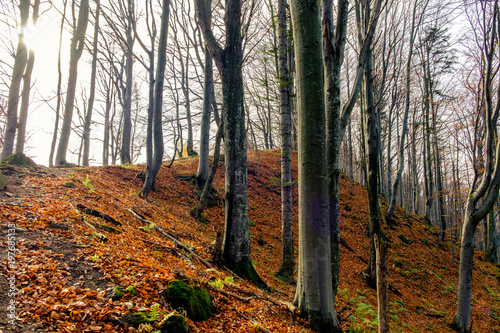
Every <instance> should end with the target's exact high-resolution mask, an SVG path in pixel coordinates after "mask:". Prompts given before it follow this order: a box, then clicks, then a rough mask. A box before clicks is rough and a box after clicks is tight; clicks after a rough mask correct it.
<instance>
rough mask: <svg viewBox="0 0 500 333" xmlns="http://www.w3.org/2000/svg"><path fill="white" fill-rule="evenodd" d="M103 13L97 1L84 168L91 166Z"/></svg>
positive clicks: (85, 126)
mask: <svg viewBox="0 0 500 333" xmlns="http://www.w3.org/2000/svg"><path fill="white" fill-rule="evenodd" d="M100 12H101V5H100V0H97V1H96V12H95V22H94V41H93V42H94V47H93V51H92V69H91V74H90V95H89V102H88V107H87V114H86V115H85V123H84V125H83V134H82V140H83V162H82V164H83V166H88V165H89V155H90V125H91V123H92V112H93V109H94V99H95V81H96V76H97V47H98V44H97V43H98V38H99V14H100Z"/></svg>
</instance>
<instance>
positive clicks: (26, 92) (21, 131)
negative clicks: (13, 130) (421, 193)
mask: <svg viewBox="0 0 500 333" xmlns="http://www.w3.org/2000/svg"><path fill="white" fill-rule="evenodd" d="M28 54H29V55H28V63H27V64H26V70H25V72H24V76H23V92H22V95H21V108H20V109H19V122H18V129H17V138H16V153H24V143H25V142H26V125H27V122H28V108H29V104H30V93H31V74H32V73H33V67H34V65H35V52H34V51H33V50H29V53H28Z"/></svg>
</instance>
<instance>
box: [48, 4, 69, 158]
mask: <svg viewBox="0 0 500 333" xmlns="http://www.w3.org/2000/svg"><path fill="white" fill-rule="evenodd" d="M67 3H68V2H67V0H64V1H63V4H64V6H63V11H62V18H61V26H60V28H59V48H58V53H57V104H56V117H55V118H56V119H55V121H54V132H53V133H52V143H51V144H50V154H49V167H53V166H54V152H55V150H56V143H57V132H58V130H59V113H60V111H61V83H62V72H61V46H62V35H63V28H64V21H65V20H66V5H67Z"/></svg>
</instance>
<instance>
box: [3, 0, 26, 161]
mask: <svg viewBox="0 0 500 333" xmlns="http://www.w3.org/2000/svg"><path fill="white" fill-rule="evenodd" d="M19 11H20V16H21V29H20V30H21V33H20V34H19V39H18V41H17V50H16V55H15V58H14V66H13V68H12V80H11V83H10V87H9V98H8V102H7V125H6V129H5V135H4V138H3V142H2V144H3V146H2V154H1V155H0V161H3V160H4V159H6V158H7V157H9V156H10V155H12V153H13V151H14V139H15V137H16V130H17V108H18V106H19V90H20V86H21V81H22V79H23V73H24V69H25V67H26V62H27V57H28V55H27V52H28V51H27V48H26V43H25V41H24V30H25V29H26V25H27V24H28V18H29V11H30V1H29V0H21V1H20V3H19Z"/></svg>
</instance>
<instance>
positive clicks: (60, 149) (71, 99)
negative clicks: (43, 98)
mask: <svg viewBox="0 0 500 333" xmlns="http://www.w3.org/2000/svg"><path fill="white" fill-rule="evenodd" d="M88 18H89V2H88V0H81V1H80V10H79V14H78V23H77V26H76V30H75V31H74V33H73V38H72V39H71V53H70V61H69V76H68V88H67V92H66V103H65V107H64V116H63V124H62V128H61V137H60V139H59V145H58V146H57V153H56V161H55V162H56V163H55V164H56V165H65V164H67V163H68V162H67V161H66V153H67V151H68V144H69V137H70V134H71V122H72V120H73V109H74V104H75V93H76V80H77V76H78V60H79V59H80V57H81V55H82V52H83V47H84V44H85V32H86V30H87V23H88Z"/></svg>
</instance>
